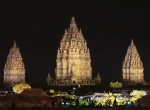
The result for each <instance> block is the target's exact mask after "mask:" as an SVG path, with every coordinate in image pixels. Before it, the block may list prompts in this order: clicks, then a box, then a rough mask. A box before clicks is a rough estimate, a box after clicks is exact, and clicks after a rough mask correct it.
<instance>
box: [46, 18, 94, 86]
mask: <svg viewBox="0 0 150 110" xmlns="http://www.w3.org/2000/svg"><path fill="white" fill-rule="evenodd" d="M48 78H49V80H50V75H49V76H48ZM49 82H50V81H49ZM59 83H65V84H66V83H67V84H83V83H86V84H87V83H88V84H95V80H92V67H91V58H90V50H89V48H88V47H87V42H86V40H85V39H84V37H83V34H82V31H81V29H78V27H77V24H76V22H75V18H74V17H72V19H71V23H70V26H69V28H68V29H66V30H65V33H64V35H63V38H62V40H61V42H60V47H59V48H58V51H57V59H56V69H55V84H59Z"/></svg>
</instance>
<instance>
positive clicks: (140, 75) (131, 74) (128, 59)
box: [122, 40, 145, 84]
mask: <svg viewBox="0 0 150 110" xmlns="http://www.w3.org/2000/svg"><path fill="white" fill-rule="evenodd" d="M143 71H144V67H143V64H142V61H141V59H140V55H139V53H138V51H137V48H136V46H135V45H134V42H133V40H132V41H131V44H130V46H129V47H128V50H127V54H126V56H125V59H124V61H123V67H122V78H123V82H124V83H126V84H144V82H145V81H144V72H143Z"/></svg>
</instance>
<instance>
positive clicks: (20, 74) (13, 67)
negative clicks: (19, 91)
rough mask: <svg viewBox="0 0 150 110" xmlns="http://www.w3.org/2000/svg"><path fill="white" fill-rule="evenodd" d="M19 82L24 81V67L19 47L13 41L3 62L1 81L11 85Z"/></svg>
mask: <svg viewBox="0 0 150 110" xmlns="http://www.w3.org/2000/svg"><path fill="white" fill-rule="evenodd" d="M21 82H25V67H24V63H23V61H22V56H21V54H20V51H19V48H18V47H17V46H16V42H14V45H13V47H12V48H11V50H10V51H9V55H8V57H7V62H6V63H5V68H4V81H3V83H4V84H5V85H6V86H10V87H11V86H13V85H15V84H17V83H21Z"/></svg>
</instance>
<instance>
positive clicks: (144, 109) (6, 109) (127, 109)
mask: <svg viewBox="0 0 150 110" xmlns="http://www.w3.org/2000/svg"><path fill="white" fill-rule="evenodd" d="M0 110H150V108H146V107H144V108H142V107H141V108H136V107H135V108H0Z"/></svg>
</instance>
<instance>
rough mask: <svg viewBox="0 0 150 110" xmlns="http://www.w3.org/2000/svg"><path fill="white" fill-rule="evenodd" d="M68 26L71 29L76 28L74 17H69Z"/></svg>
mask: <svg viewBox="0 0 150 110" xmlns="http://www.w3.org/2000/svg"><path fill="white" fill-rule="evenodd" d="M70 28H73V29H76V28H77V24H76V22H75V18H74V17H72V18H71V23H70Z"/></svg>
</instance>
